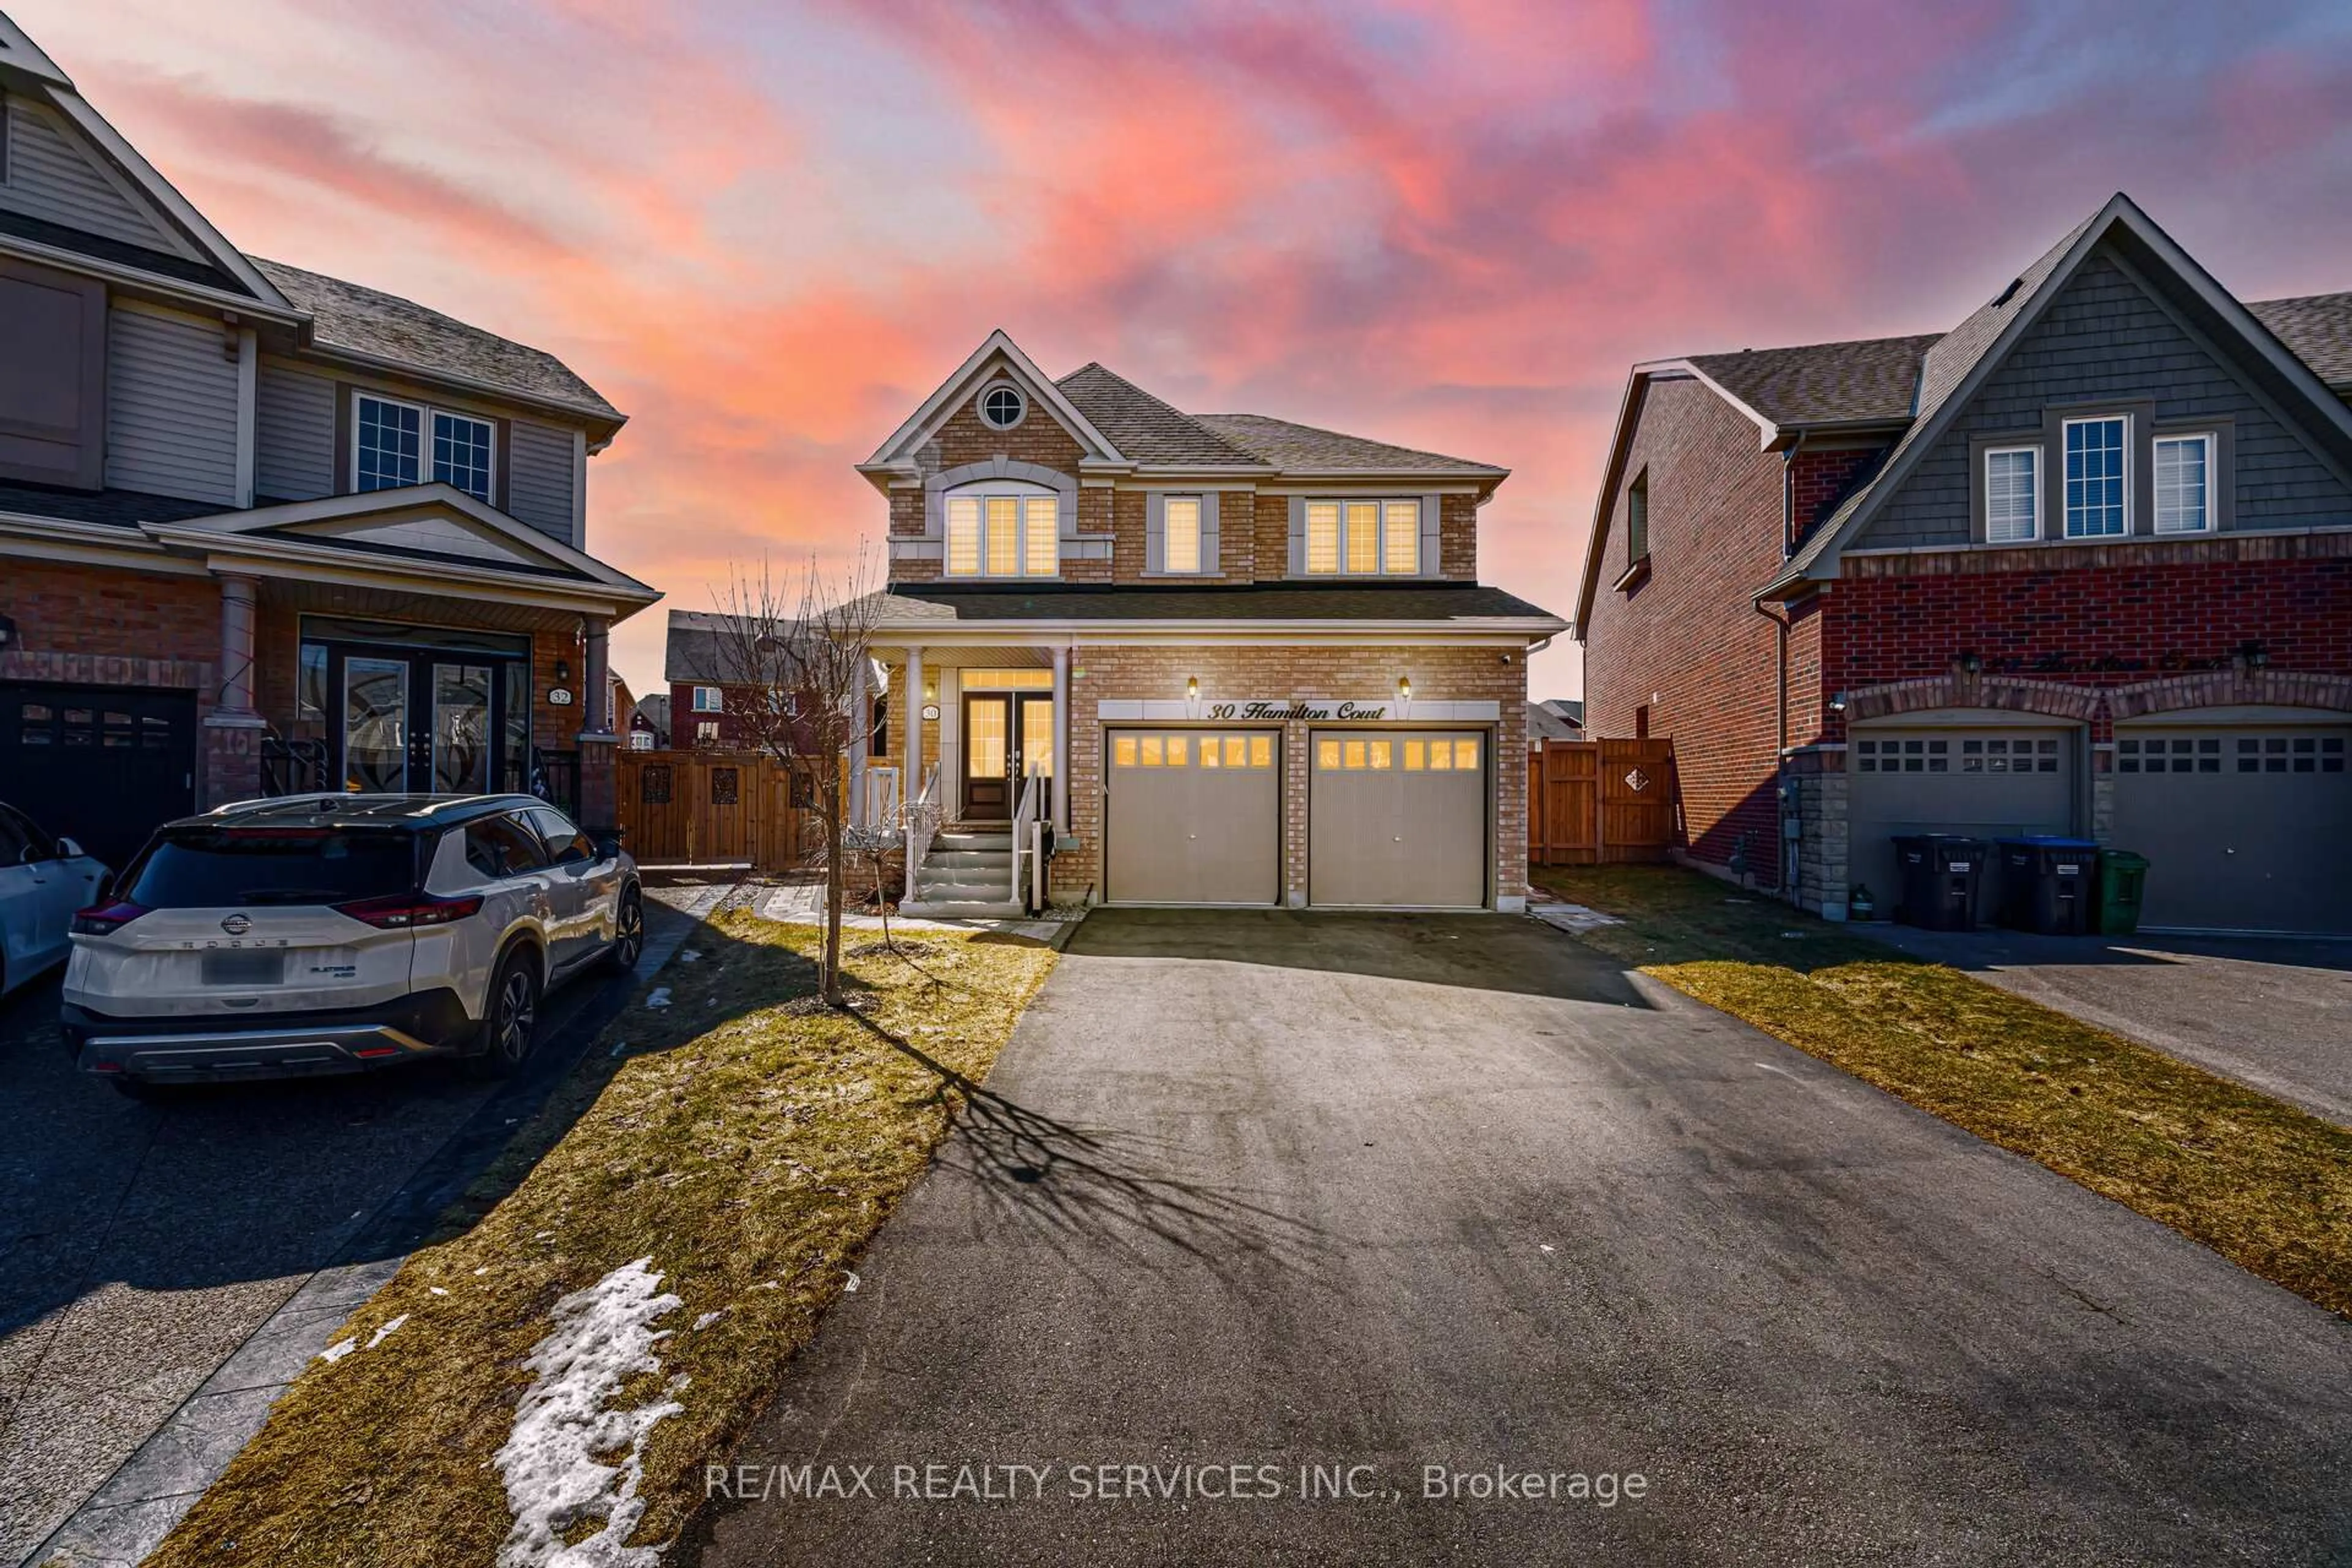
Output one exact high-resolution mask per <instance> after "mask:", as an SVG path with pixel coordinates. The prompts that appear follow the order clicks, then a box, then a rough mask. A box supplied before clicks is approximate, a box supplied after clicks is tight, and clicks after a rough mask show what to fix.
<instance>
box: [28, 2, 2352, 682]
mask: <svg viewBox="0 0 2352 1568" xmlns="http://www.w3.org/2000/svg"><path fill="white" fill-rule="evenodd" d="M11 10H12V13H13V14H15V15H16V16H18V18H19V19H20V20H21V21H22V22H23V23H24V24H25V26H26V27H27V28H28V29H29V30H30V31H31V32H32V33H33V34H34V36H35V37H38V38H40V39H41V40H42V42H43V43H44V44H45V45H46V46H47V47H48V48H49V49H50V51H51V52H52V53H53V54H54V55H56V56H57V58H58V59H59V60H60V62H61V63H62V64H63V65H64V66H65V67H66V68H67V69H68V71H70V72H72V73H73V74H74V75H75V76H76V78H77V79H78V80H79V84H80V85H81V87H82V88H83V89H84V90H85V92H87V93H88V94H89V97H90V98H91V99H92V100H93V101H94V102H95V103H96V104H97V105H98V107H99V108H100V110H101V111H102V112H104V113H106V114H107V115H108V116H109V117H110V118H111V119H113V120H114V121H115V122H116V123H117V124H118V125H119V126H121V128H122V130H123V131H124V132H125V133H126V134H128V135H129V136H130V137H131V139H132V140H133V141H134V142H137V143H138V145H139V146H140V147H141V148H142V151H144V152H145V153H147V155H148V156H149V157H150V158H151V159H152V160H153V161H154V162H155V163H157V164H158V165H159V166H160V167H162V168H163V171H164V172H165V173H166V174H168V175H169V176H170V177H171V178H172V179H173V181H174V182H175V183H177V184H179V185H180V186H181V188H182V189H183V190H184V191H185V192H186V193H187V194H188V195H189V196H190V197H191V198H192V199H193V200H194V201H195V202H196V203H197V204H198V205H200V206H201V207H203V208H204V209H205V211H206V212H207V213H208V215H209V216H212V217H213V218H214V219H215V221H216V222H218V223H219V224H221V226H223V227H224V228H225V229H226V230H227V232H228V233H229V234H230V235H231V236H232V237H235V238H236V240H237V241H238V242H239V243H240V244H242V245H244V246H246V247H248V248H250V249H252V250H254V251H257V252H258V253H260V254H264V255H268V256H274V257H278V258H283V259H285V260H288V261H290V262H293V263H296V264H298V265H300V266H306V267H314V268H320V269H322V270H326V271H330V272H335V273H339V274H341V275H343V276H347V277H351V278H353V279H358V280H360V281H362V282H365V283H369V284H372V285H374V286H377V287H381V288H385V289H392V290H394V291H395V292H400V293H404V294H407V295H409V296H411V297H413V298H416V299H418V300H423V301H425V302H426V303H428V304H431V305H434V306H436V308H439V309H443V310H449V311H451V312H453V313H455V314H457V315H461V316H464V317H467V319H469V320H473V321H479V322H481V323H483V324H485V325H487V326H489V327H492V328H493V329H495V330H498V331H505V332H508V333H510V334H512V335H515V336H518V337H520V338H523V339H525V340H527V341H530V342H536V343H540V344H541V345H543V346H545V347H548V348H550V349H551V350H553V351H555V352H556V353H560V354H562V356H563V357H564V358H565V360H566V361H567V362H569V363H571V364H572V365H573V367H574V368H576V369H578V370H579V371H580V372H581V373H582V374H584V375H586V376H587V377H588V378H589V379H590V380H591V381H593V383H595V384H596V385H597V386H599V387H600V388H601V389H602V390H604V392H605V393H606V394H607V395H609V396H611V397H612V398H613V399H614V402H616V403H617V404H619V405H621V406H622V407H624V408H625V409H626V410H628V411H629V412H630V414H631V415H632V419H631V423H630V425H629V426H628V428H627V429H625V431H624V432H623V433H622V436H621V437H620V439H619V440H618V442H617V443H616V444H615V445H614V447H613V449H612V450H611V451H610V452H608V453H607V454H605V455H604V456H603V457H600V458H597V459H596V462H595V464H594V465H593V467H592V469H591V473H592V475H593V486H592V496H593V502H592V510H591V519H590V544H591V547H592V548H593V550H595V551H596V552H597V553H599V554H601V555H603V556H604V557H606V558H607V559H610V560H612V561H613V562H614V563H616V564H618V565H620V566H622V567H623V568H624V569H625V570H627V571H630V572H632V573H634V574H636V575H638V576H640V577H643V578H645V579H646V580H647V581H649V582H652V583H654V584H656V585H657V586H660V587H662V588H664V589H666V590H667V592H668V593H669V595H670V603H671V604H673V605H682V606H685V607H689V608H701V607H707V606H708V605H709V603H710V591H711V584H714V583H716V582H718V581H719V580H720V579H721V578H723V576H724V574H726V572H727V569H728V566H729V563H730V562H735V561H742V560H746V559H749V558H751V557H753V556H755V555H757V554H759V553H760V552H763V551H765V552H772V553H773V554H774V555H775V556H776V557H777V558H778V559H779V560H780V561H787V562H789V561H796V560H797V559H799V558H800V557H801V556H803V554H806V553H809V552H816V553H818V554H820V555H822V556H824V557H826V558H828V559H831V560H835V561H840V560H843V559H845V558H846V557H847V556H848V555H849V554H850V553H851V552H853V551H854V550H855V548H856V543H857V541H858V540H859V539H860V538H861V537H865V538H867V539H871V538H873V537H875V536H876V535H877V534H878V532H879V531H880V527H881V523H882V506H881V502H880V500H879V498H878V497H877V496H875V495H874V494H873V492H872V491H871V490H870V489H868V488H867V487H866V485H865V484H864V482H863V481H862V480H861V479H858V478H857V476H856V474H855V473H853V472H852V471H851V468H850V465H851V464H853V463H855V462H856V461H857V460H858V459H860V458H864V457H865V456H866V454H867V452H869V451H870V450H871V449H872V448H873V447H874V446H875V444H876V443H877V441H878V440H879V439H880V438H881V437H883V436H884V435H886V434H887V433H888V431H889V430H890V429H891V428H892V427H893V426H895V425H896V424H897V423H898V420H899V419H900V418H902V417H903V416H904V415H905V414H906V412H907V411H908V409H909V408H910V407H911V406H912V405H913V404H914V403H915V402H917V401H919V399H920V398H921V397H922V396H924V395H926V394H928V393H929V390H930V388H931V387H932V386H933V385H934V384H936V383H937V382H938V380H939V379H940V377H941V376H943V375H945V374H947V372H948V371H950V369H952V368H953V367H954V365H955V364H956V363H958V362H959V361H961V359H962V357H963V356H964V355H965V354H966V353H969V352H970V350H971V347H972V346H973V345H974V344H975V343H976V342H979V340H980V339H981V338H982V336H983V335H984V334H985V333H986V332H987V331H989V330H990V329H991V328H992V327H996V326H1003V327H1004V328H1006V329H1007V330H1008V331H1011V332H1012V333H1013V335H1014V336H1015V337H1016V338H1017V339H1018V340H1019V341H1020V342H1022V343H1023V344H1024V347H1026V348H1027V349H1028V350H1029V351H1030V352H1031V353H1033V354H1034V356H1035V357H1036V358H1037V359H1038V360H1039V361H1040V363H1043V364H1045V366H1046V367H1047V368H1048V369H1049V370H1054V371H1060V370H1065V369H1067V368H1070V367H1072V366H1075V365H1076V364H1078V363H1083V362H1084V361H1086V360H1089V359H1100V360H1102V361H1104V362H1105V363H1109V364H1111V365H1112V366H1114V367H1115V368H1116V369H1118V371H1119V372H1120V373H1121V374H1126V375H1128V376H1129V377H1131V378H1133V379H1135V380H1137V381H1139V382H1141V383H1142V384H1145V385H1147V386H1150V387H1151V388H1152V389H1154V390H1156V391H1159V392H1160V393H1161V394H1163V395H1166V396H1168V397H1169V398H1170V400H1171V401H1172V402H1175V403H1177V404H1178V405H1181V406H1185V407H1190V408H1194V409H1199V410H1202V411H1222V410H1226V409H1246V410H1255V411H1262V412H1266V413H1273V414H1278V415H1282V416H1287V417H1292V418H1297V419H1303V420H1307V421H1310V422H1313V423H1317V424H1324V425H1332V426H1340V427H1343V428H1349V429H1356V430H1360V431H1362V432H1364V433H1366V434H1369V435H1373V436H1378V437H1385V438H1389V439H1392V440H1399V441H1404V442H1409V443H1411V444H1414V445H1418V446H1425V447H1435V448H1437V449H1440V450H1448V451H1454V452H1458V453H1460V454H1462V455H1465V456H1468V457H1473V458H1480V459H1483V460H1487V461H1492V462H1496V463H1500V464H1504V465H1506V466H1507V467H1509V468H1512V469H1513V470H1514V476H1513V478H1512V479H1511V480H1510V482H1509V483H1507V485H1505V486H1504V487H1503V489H1502V491H1501V493H1500V494H1499V495H1498V497H1497V498H1496V500H1495V501H1494V503H1493V504H1492V505H1491V506H1490V507H1489V508H1488V510H1487V514H1486V516H1487V521H1486V530H1485V538H1484V548H1483V552H1482V562H1481V565H1482V574H1483V575H1485V576H1486V578H1487V580H1489V581H1493V582H1498V583H1500V584H1504V585H1505V586H1507V587H1509V588H1511V589H1513V590H1514V591H1516V592H1518V593H1520V594H1522V595H1525V596H1527V597H1528V598H1531V599H1533V600H1535V601H1536V602H1538V603H1539V604H1544V605H1549V606H1550V607H1552V608H1555V609H1564V608H1567V607H1569V605H1570V601H1571V599H1572V596H1573V587H1572V584H1573V583H1574V580H1575V576H1576V573H1577V569H1578V565H1579V563H1580V555H1581V551H1582V546H1583V529H1584V525H1585V521H1586V519H1588V518H1589V516H1590V515H1591V504H1592V498H1591V486H1592V485H1593V483H1594V482H1595V481H1596V476H1597V472H1598V468H1599V466H1600V463H1601V458H1602V455H1603V454H1602V447H1603V443H1604V442H1605V440H1606V437H1607V432H1608V422H1609V420H1610V418H1611V417H1612V414H1613V410H1614V404H1615V398H1616V395H1617V392H1618V389H1619V388H1620V386H1621V385H1622V381H1623V378H1624V374H1625V369H1626V366H1627V364H1628V363H1630V362H1632V361H1633V360H1636V359H1643V358H1651V357H1655V356H1659V355H1663V354H1671V353H1684V352H1698V351H1705V350H1717V349H1725V348H1738V347H1741V346H1764V345H1768V344H1772V343H1779V342H1801V341H1806V340H1809V339H1814V338H1822V337H1852V336H1863V335H1869V334H1874V333H1886V332H1898V331H1933V330H1938V329H1941V328H1943V327H1946V326H1948V325H1950V324H1951V323H1952V322H1953V321H1957V320H1958V318H1959V317H1960V316H1961V315H1963V314H1965V313H1966V312H1967V310H1969V309H1970V308H1972V307H1973V306H1974V305H1975V304H1976V303H1978V302H1979V300H1980V299H1981V297H1982V296H1983V295H1984V294H1985V293H1987V292H1988V291H1989V290H1990V289H1991V288H1992V287H1994V286H1995V285H1996V284H1997V283H1998V282H1999V281H2000V279H2001V278H2003V277H2006V276H2007V275H2009V273H2011V272H2013V270H2014V268H2016V266H2017V265H2018V264H2019V263H2020V262H2021V261H2022V260H2024V259H2026V258H2030V257H2032V255H2034V254H2036V253H2038V252H2039V251H2040V250H2041V249H2042V248H2043V247H2045V246H2047V245H2048V244H2049V243H2050V241H2051V240H2052V239H2053V238H2054V237H2056V236H2057V235H2058V234H2060V233H2062V232H2063V231H2064V230H2065V229H2066V228H2067V227H2068V226H2070V225H2071V224H2073V223H2074V221H2076V220H2077V219H2078V218H2080V217H2081V216H2083V215H2084V214H2085V213H2087V212H2089V211H2090V210H2091V209H2092V208H2094V207H2095V206H2096V205H2098V204H2099V203H2100V202H2101V201H2103V200H2104V199H2105V197H2106V196H2107V195H2109V194H2111V193H2112V192H2114V191H2115V190H2116V189H2119V188H2120V189H2127V190H2129V191H2130V192H2131V193H2132V194H2133V195H2134V196H2136V197H2137V198H2138V199H2139V200H2140V201H2141V203H2142V204H2143V205H2146V206H2147V208H2148V209H2149V211H2150V212H2151V213H2152V214H2153V215H2154V216H2156V217H2157V219H2158V221H2159V222H2161V223H2164V224H2165V225H2166V226H2168V227H2169V228H2170V229H2171V230H2172V232H2173V233H2174V234H2175V235H2176V236H2177V237H2179V238H2180V239H2181V240H2182V241H2183V242H2184V243H2186V244H2187V245H2188V246H2189V247H2190V249H2191V250H2192V251H2193V252H2195V253H2196V254H2197V255H2198V256H2199V257H2200V259H2202V260H2204V261H2205V262H2206V263H2207V265H2209V266H2210V267H2211V268H2213V269H2214V270H2215V271H2216V272H2217V273H2218V274H2219V275H2220V276H2221V278H2222V279H2223V280H2224V281H2225V282H2227V283H2228V284H2230V285H2231V287H2233V288H2236V289H2240V290H2242V292H2245V293H2247V294H2249V295H2252V296H2259V295H2262V294H2265V293H2273V292H2289V291H2295V290H2307V289H2323V288H2344V287H2352V260H2347V257H2352V247H2347V239H2352V144H2347V130H2346V126H2347V117H2346V116H2345V115H2344V114H2343V113H2342V111H2341V109H2340V107H2339V106H2340V105H2341V104H2342V103H2343V102H2344V101H2345V98H2346V93H2347V89H2352V20H2347V15H2346V13H2345V12H2344V11H2343V8H2342V7H2340V6H2330V5H2316V4H2315V5H2268V4H2252V5H2238V6H2233V7H2231V8H2229V10H2228V11H2227V12H2226V13H2217V12H2215V11H2214V10H2213V9H2212V8H2211V7H2207V6H2191V5H2176V4H2169V3H2158V4H2132V5H2126V4H2120V3H2103V4H2090V5H2074V6H2069V7H2065V8H2063V9H2060V8H2053V7H2044V6H2027V5H2007V4H1993V3H1989V0H1964V3H1961V4H1956V5H1944V6H1936V7H1923V8H1917V9H1916V10H1911V9H1906V10H1901V11H1898V10H1895V9H1894V8H1890V7H1885V6H1883V5H1864V4H1860V3H1853V0H1809V3H1805V4H1800V5H1792V6H1769V7H1767V6H1758V5H1746V4H1740V3H1738V0H1699V3H1697V4H1688V3H1677V4H1675V5H1663V4H1648V3H1644V0H1580V3H1571V4H1561V3H1558V0H1467V3H1465V4H1440V3H1438V0H1388V3H1375V4H1352V3H1351V4H1339V3H1337V0H1330V3H1326V4H1319V5H1314V4H1310V5H1286V6H1266V5H1260V4H1244V3H1241V0H1192V3H1179V4H1169V5H1158V4H1154V5H1145V4H1141V3H1129V4H1097V5H1079V4H1076V3H1075V0H998V3H989V0H961V3H948V0H882V3H878V4H876V3H863V0H861V3H855V4H850V3H835V4H829V5H828V4H810V5H806V6H803V7H801V8H798V9H779V8H777V7H773V6H771V5H761V4H753V3H752V0H701V3H698V4H681V5H671V6H660V7H654V6H645V5H635V4H629V3H625V0H515V3H510V4H501V5H491V6H486V5H479V4H474V3H470V0H425V3H424V4H420V5H403V6H398V7H386V6H381V5H362V4H358V3H356V0H333V3H331V4H328V5H315V4H296V3H295V0H222V3H221V4H219V5H212V6H205V7H189V6H185V5H180V4H178V3H177V0H29V3H26V0H16V3H15V4H12V5H11ZM661 620H662V617H661V616H660V615H659V613H658V612H656V613H655V614H652V615H648V616H643V617H640V619H639V621H638V622H635V623H632V624H631V625H630V626H626V627H625V628H623V630H622V632H621V633H620V634H619V635H618V637H617V639H616V646H617V653H618V659H619V663H620V666H621V668H622V669H623V670H624V672H625V674H627V675H629V676H631V677H632V678H633V679H635V681H636V682H637V683H638V684H639V685H640V687H643V686H644V685H646V683H648V682H649V681H652V680H653V679H656V677H657V673H658V669H659V663H660V654H659V644H660V624H661ZM1535 673H1536V679H1537V682H1538V685H1539V686H1541V687H1543V688H1544V689H1547V690H1549V691H1569V690H1572V689H1573V687H1574V683H1575V679H1576V672H1575V669H1574V665H1573V655H1572V654H1570V653H1568V652H1565V651H1564V650H1556V651H1554V652H1552V653H1549V654H1547V655H1545V656H1543V658H1541V659H1540V660H1538V664H1537V666H1536V671H1535Z"/></svg>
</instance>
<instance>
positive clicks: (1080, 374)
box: [1055, 364, 1260, 468]
mask: <svg viewBox="0 0 2352 1568" xmlns="http://www.w3.org/2000/svg"><path fill="white" fill-rule="evenodd" d="M1055 386H1057V387H1059V388H1061V392H1062V395H1063V396H1065V397H1066V398H1068V399H1069V400H1070V404H1071V406H1073V407H1075V408H1076V410H1077V411H1078V412H1079V413H1081V414H1083V415H1085V416H1087V422H1088V423H1089V424H1091V425H1093V426H1094V427H1095V428H1096V429H1097V430H1099V431H1101V432H1102V433H1103V434H1104V436H1106V437H1108V438H1109V440H1110V444H1111V445H1112V446H1114V447H1118V449H1119V451H1120V452H1121V453H1123V454H1125V455H1126V456H1128V457H1129V458H1134V459H1135V460H1136V461H1137V462H1139V463H1150V464H1152V465H1155V466H1157V465H1159V464H1163V463H1166V464H1190V463H1201V464H1214V465H1217V466H1219V467H1222V468H1238V467H1241V466H1244V465H1245V464H1252V463H1256V462H1258V461H1260V459H1259V458H1257V457H1256V456H1255V454H1253V453H1251V452H1249V451H1247V450H1245V449H1244V448H1243V447H1239V446H1236V445H1235V444H1234V443H1233V442H1231V441H1228V440H1226V439H1225V438H1224V437H1223V436H1220V435H1218V434H1217V433H1216V432H1215V431H1213V430H1212V429H1210V428H1209V427H1208V426H1205V425H1203V424H1202V423H1201V422H1200V421H1199V420H1197V419H1195V418H1193V417H1192V416H1191V415H1189V414H1184V413H1180V412H1179V411H1178V410H1176V409H1174V408H1172V407H1171V406H1169V405H1167V404H1165V403H1162V402H1161V401H1160V399H1158V398H1156V397H1154V396H1152V395H1151V394H1150V393H1148V392H1146V391H1144V390H1143V388H1141V387H1139V386H1138V385H1136V384H1134V383H1133V382H1131V381H1129V380H1128V379H1127V378H1126V377H1124V376H1121V375H1118V374H1114V373H1112V372H1110V371H1108V370H1105V369H1104V368H1103V367H1102V366H1101V365H1099V364H1087V365H1083V366H1081V367H1079V368H1078V369H1076V370H1074V371H1072V372H1071V373H1070V374H1067V375H1066V376H1064V377H1063V378H1062V379H1061V380H1059V381H1057V382H1055Z"/></svg>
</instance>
